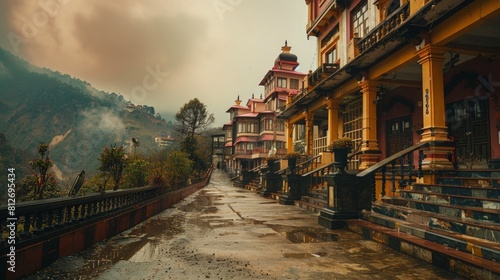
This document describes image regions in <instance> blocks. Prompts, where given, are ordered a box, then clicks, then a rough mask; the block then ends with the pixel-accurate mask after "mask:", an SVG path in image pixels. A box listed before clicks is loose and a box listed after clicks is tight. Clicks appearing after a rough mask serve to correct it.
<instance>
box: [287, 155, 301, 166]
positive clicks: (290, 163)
mask: <svg viewBox="0 0 500 280" xmlns="http://www.w3.org/2000/svg"><path fill="white" fill-rule="evenodd" d="M300 157H301V154H300V153H298V152H291V153H288V154H286V155H285V157H284V158H285V159H287V160H288V166H290V168H291V169H294V168H295V166H296V165H297V159H298V158H300Z"/></svg>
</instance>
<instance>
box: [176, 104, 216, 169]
mask: <svg viewBox="0 0 500 280" xmlns="http://www.w3.org/2000/svg"><path fill="white" fill-rule="evenodd" d="M175 119H176V120H177V124H176V126H175V132H176V133H177V134H178V135H179V138H181V139H182V141H181V145H180V148H181V151H182V152H185V153H187V154H188V155H189V159H190V160H191V161H192V162H193V163H194V164H192V168H194V170H195V171H196V170H197V171H200V170H203V169H205V168H206V165H205V160H204V159H203V158H201V157H200V155H199V153H198V141H197V139H196V137H197V136H200V135H201V132H202V131H203V130H206V129H207V128H208V127H209V126H210V125H211V124H212V123H213V122H214V120H215V119H214V116H213V114H209V113H208V111H207V108H206V105H205V104H203V103H201V102H200V101H199V100H198V99H197V98H195V99H192V100H190V101H189V102H188V103H186V104H184V106H183V107H182V108H181V109H180V110H179V112H177V114H176V115H175Z"/></svg>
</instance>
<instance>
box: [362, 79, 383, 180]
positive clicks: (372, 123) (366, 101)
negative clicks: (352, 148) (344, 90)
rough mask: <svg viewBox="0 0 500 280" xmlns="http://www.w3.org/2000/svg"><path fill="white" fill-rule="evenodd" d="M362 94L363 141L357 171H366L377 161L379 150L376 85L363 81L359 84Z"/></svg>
mask: <svg viewBox="0 0 500 280" xmlns="http://www.w3.org/2000/svg"><path fill="white" fill-rule="evenodd" d="M359 85H360V86H361V92H362V93H363V124H362V125H363V133H362V134H363V140H362V146H361V151H362V154H361V155H360V158H361V164H360V166H359V169H361V170H363V169H366V168H368V167H370V166H372V165H374V164H376V163H377V162H378V161H379V157H380V150H379V148H378V139H377V105H376V104H375V102H374V101H375V99H376V98H377V87H378V85H379V84H378V83H376V82H374V81H370V80H363V81H362V82H360V84H359Z"/></svg>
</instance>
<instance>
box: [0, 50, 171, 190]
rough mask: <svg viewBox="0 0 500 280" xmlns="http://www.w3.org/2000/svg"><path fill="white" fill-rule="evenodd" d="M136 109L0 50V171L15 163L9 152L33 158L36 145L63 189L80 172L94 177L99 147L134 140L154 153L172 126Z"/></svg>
mask: <svg viewBox="0 0 500 280" xmlns="http://www.w3.org/2000/svg"><path fill="white" fill-rule="evenodd" d="M138 105H139V104H130V103H127V100H124V99H123V97H122V96H121V95H119V94H116V93H107V92H103V91H100V90H98V89H95V88H94V87H92V85H91V84H89V83H87V82H85V81H82V80H79V79H77V78H73V77H71V76H69V75H66V74H62V73H59V72H57V71H52V70H50V69H46V68H38V67H35V66H33V65H31V64H29V63H28V62H26V61H24V60H22V59H20V58H18V57H16V56H14V55H12V54H11V53H9V52H8V51H6V50H4V49H1V48H0V134H3V135H4V138H5V141H0V145H1V147H0V151H6V152H4V153H3V154H2V153H1V152H0V164H1V165H2V166H0V167H1V168H8V167H9V166H10V165H15V164H19V162H18V163H16V155H9V153H16V154H18V153H27V154H31V155H33V158H34V157H35V156H36V148H37V146H38V145H39V144H40V142H44V143H48V144H50V157H51V158H52V159H53V161H54V163H55V165H56V166H55V168H54V170H53V171H54V172H55V173H56V175H57V177H58V179H59V180H60V181H62V186H66V185H67V184H68V182H71V181H72V180H73V178H74V177H75V176H76V174H77V173H79V172H80V171H82V170H85V172H86V173H87V174H88V175H92V174H95V173H96V169H97V167H98V166H99V160H98V158H99V155H100V153H101V151H102V149H103V148H104V146H109V145H112V144H116V145H118V146H119V145H124V146H125V147H126V150H127V151H128V150H129V148H130V145H131V139H132V138H133V137H135V138H138V139H140V142H141V146H140V147H139V148H138V149H137V152H138V153H143V154H146V153H148V152H150V151H153V150H154V149H158V147H157V145H156V143H155V142H154V137H157V136H160V135H161V134H165V135H166V134H169V131H170V129H171V124H169V123H167V122H166V121H164V120H163V119H161V117H160V116H159V115H158V114H155V112H154V108H153V107H151V106H142V107H141V106H138ZM141 105H144V104H141ZM8 151H10V152H8ZM17 161H19V158H17ZM25 165H26V166H28V163H27V162H26V163H25ZM27 170H29V168H28V169H27ZM20 172H22V170H21V171H20ZM22 175H26V174H22ZM18 177H19V175H18ZM20 179H21V178H19V180H20Z"/></svg>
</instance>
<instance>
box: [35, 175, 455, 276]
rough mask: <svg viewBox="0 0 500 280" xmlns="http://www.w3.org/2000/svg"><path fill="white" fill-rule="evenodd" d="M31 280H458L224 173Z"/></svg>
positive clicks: (447, 273)
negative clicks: (238, 185)
mask: <svg viewBox="0 0 500 280" xmlns="http://www.w3.org/2000/svg"><path fill="white" fill-rule="evenodd" d="M28 279H120V280H125V279H460V278H459V277H458V276H456V275H455V274H452V273H449V272H446V271H444V270H442V269H439V268H437V267H434V266H432V265H429V264H427V263H425V262H422V261H420V260H416V259H413V258H410V257H409V256H406V255H404V254H402V253H399V252H396V251H393V250H391V249H389V248H386V247H385V246H383V245H381V244H379V243H376V242H373V241H370V240H365V239H363V238H362V237H361V236H359V235H357V234H354V233H352V232H349V231H345V230H327V229H325V228H322V227H320V226H319V225H318V224H317V216H316V215H315V214H313V213H310V212H307V211H305V210H303V209H301V208H298V207H295V206H284V205H280V204H278V203H277V202H276V201H273V200H269V199H265V198H262V197H260V196H259V195H258V194H255V193H253V192H251V191H247V190H243V189H240V188H235V187H233V186H232V183H231V182H230V181H229V179H228V177H227V175H226V173H224V172H222V171H214V174H213V176H212V180H211V183H210V184H209V185H208V186H207V187H205V188H204V189H202V190H200V191H198V192H197V193H195V194H193V195H192V196H190V197H188V198H187V199H185V200H184V201H181V202H180V203H178V204H176V205H175V206H174V208H171V209H168V210H166V211H164V212H162V213H160V214H158V215H157V216H155V217H153V218H151V219H150V220H148V221H145V222H144V223H142V224H140V225H138V226H136V227H134V228H132V229H130V230H128V231H126V232H124V233H122V234H120V235H118V236H115V237H114V238H112V239H110V240H108V241H107V242H103V243H99V244H96V245H95V246H93V247H92V248H91V249H89V250H86V251H84V252H80V253H78V254H75V255H73V256H70V257H65V258H61V259H59V260H58V261H56V262H55V263H54V264H52V265H51V266H49V267H47V268H46V269H44V270H42V271H39V272H37V273H35V274H34V275H32V276H30V277H28Z"/></svg>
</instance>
